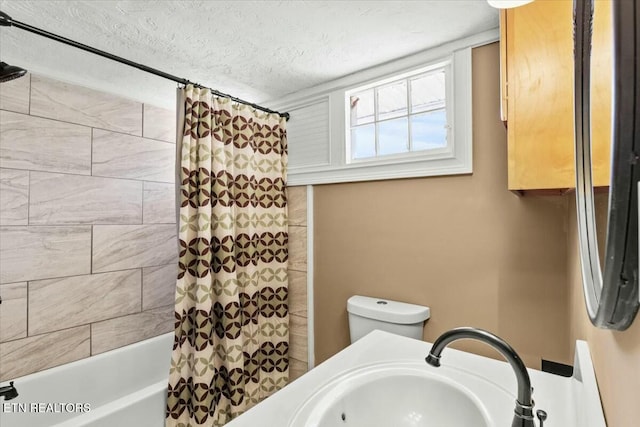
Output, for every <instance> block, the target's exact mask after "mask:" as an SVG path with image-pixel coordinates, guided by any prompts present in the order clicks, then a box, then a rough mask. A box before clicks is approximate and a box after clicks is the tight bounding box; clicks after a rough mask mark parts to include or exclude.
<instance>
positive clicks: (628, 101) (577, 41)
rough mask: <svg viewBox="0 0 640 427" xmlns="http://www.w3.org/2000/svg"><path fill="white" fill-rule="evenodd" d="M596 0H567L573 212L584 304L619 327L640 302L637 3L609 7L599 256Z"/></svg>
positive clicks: (597, 318) (601, 322)
mask: <svg viewBox="0 0 640 427" xmlns="http://www.w3.org/2000/svg"><path fill="white" fill-rule="evenodd" d="M594 2H595V0H574V67H575V81H574V84H575V89H574V102H575V108H574V125H575V160H576V211H577V213H578V237H579V244H580V258H581V264H582V281H583V289H584V297H585V303H586V307H587V312H588V314H589V318H590V319H591V322H592V323H593V324H594V325H595V326H597V327H600V328H606V329H615V330H624V329H626V328H628V327H629V326H630V325H631V323H632V322H633V320H634V318H635V316H636V313H637V312H638V307H639V306H640V301H639V299H638V298H639V292H638V181H639V180H640V165H639V164H638V162H640V158H639V156H640V2H639V1H635V0H616V1H613V2H612V7H613V10H612V12H613V79H612V94H613V98H612V139H611V182H610V186H609V212H608V225H607V234H606V244H605V253H604V260H603V263H602V265H601V263H600V259H599V256H598V242H597V235H596V220H595V208H594V192H593V183H592V168H591V108H590V107H591V96H590V94H591V84H590V83H591V41H592V32H593V14H594Z"/></svg>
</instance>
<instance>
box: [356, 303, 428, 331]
mask: <svg viewBox="0 0 640 427" xmlns="http://www.w3.org/2000/svg"><path fill="white" fill-rule="evenodd" d="M347 311H348V312H349V332H350V334H351V342H352V343H353V342H356V341H357V340H359V339H360V338H362V337H363V336H365V335H367V334H368V333H369V332H371V331H373V330H374V329H379V330H382V331H386V332H391V333H394V334H398V335H403V336H405V337H410V338H415V339H419V340H421V339H422V328H423V326H424V322H425V320H427V319H428V318H429V316H430V315H431V313H430V310H429V307H424V306H421V305H415V304H407V303H404V302H398V301H391V300H387V299H380V298H371V297H363V296H360V295H355V296H352V297H351V298H349V299H348V300H347Z"/></svg>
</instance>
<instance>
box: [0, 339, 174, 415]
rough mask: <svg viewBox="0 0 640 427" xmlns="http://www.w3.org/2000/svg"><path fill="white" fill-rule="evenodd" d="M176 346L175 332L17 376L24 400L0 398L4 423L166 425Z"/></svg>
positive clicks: (16, 382)
mask: <svg viewBox="0 0 640 427" xmlns="http://www.w3.org/2000/svg"><path fill="white" fill-rule="evenodd" d="M172 344H173V332H171V333H168V334H164V335H161V336H158V337H155V338H151V339H148V340H145V341H141V342H139V343H136V344H131V345H128V346H126V347H122V348H119V349H116V350H112V351H109V352H106V353H103V354H99V355H97V356H93V357H89V358H87V359H83V360H79V361H77V362H73V363H69V364H66V365H62V366H58V367H55V368H51V369H47V370H46V371H42V372H37V373H35V374H31V375H26V376H24V377H21V378H16V379H14V380H13V381H14V385H15V387H16V389H17V390H18V393H19V396H18V397H17V398H15V399H13V400H10V401H7V402H5V401H2V400H0V405H1V406H0V425H2V426H3V427H4V426H7V427H81V426H91V427H116V426H117V427H162V426H164V414H165V402H166V393H167V382H168V377H169V364H170V360H171V348H172ZM7 384H8V382H5V383H2V384H1V385H7ZM38 404H40V406H38ZM46 404H53V406H49V407H48V408H47V407H46V406H45V405H46ZM75 404H78V406H77V408H76V407H73V408H72V407H71V406H68V405H75ZM87 404H88V407H89V408H90V409H89V410H88V411H85V412H83V410H85V409H86V405H87ZM7 405H9V406H7ZM63 405H67V406H66V408H65V407H63ZM36 406H38V407H37V408H36ZM56 410H57V412H52V411H56ZM67 411H69V412H67Z"/></svg>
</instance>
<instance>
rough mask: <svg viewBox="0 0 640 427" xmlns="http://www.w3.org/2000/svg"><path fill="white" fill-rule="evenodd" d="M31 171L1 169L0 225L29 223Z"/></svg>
mask: <svg viewBox="0 0 640 427" xmlns="http://www.w3.org/2000/svg"><path fill="white" fill-rule="evenodd" d="M28 209H29V172H28V171H22V170H16V169H0V225H27V222H28V221H29V215H28V213H29V210H28Z"/></svg>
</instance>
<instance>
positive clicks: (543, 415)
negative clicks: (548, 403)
mask: <svg viewBox="0 0 640 427" xmlns="http://www.w3.org/2000/svg"><path fill="white" fill-rule="evenodd" d="M536 417H538V420H540V427H544V426H543V424H544V421H545V420H546V419H547V413H546V412H545V411H543V410H542V409H538V410H537V411H536Z"/></svg>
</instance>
